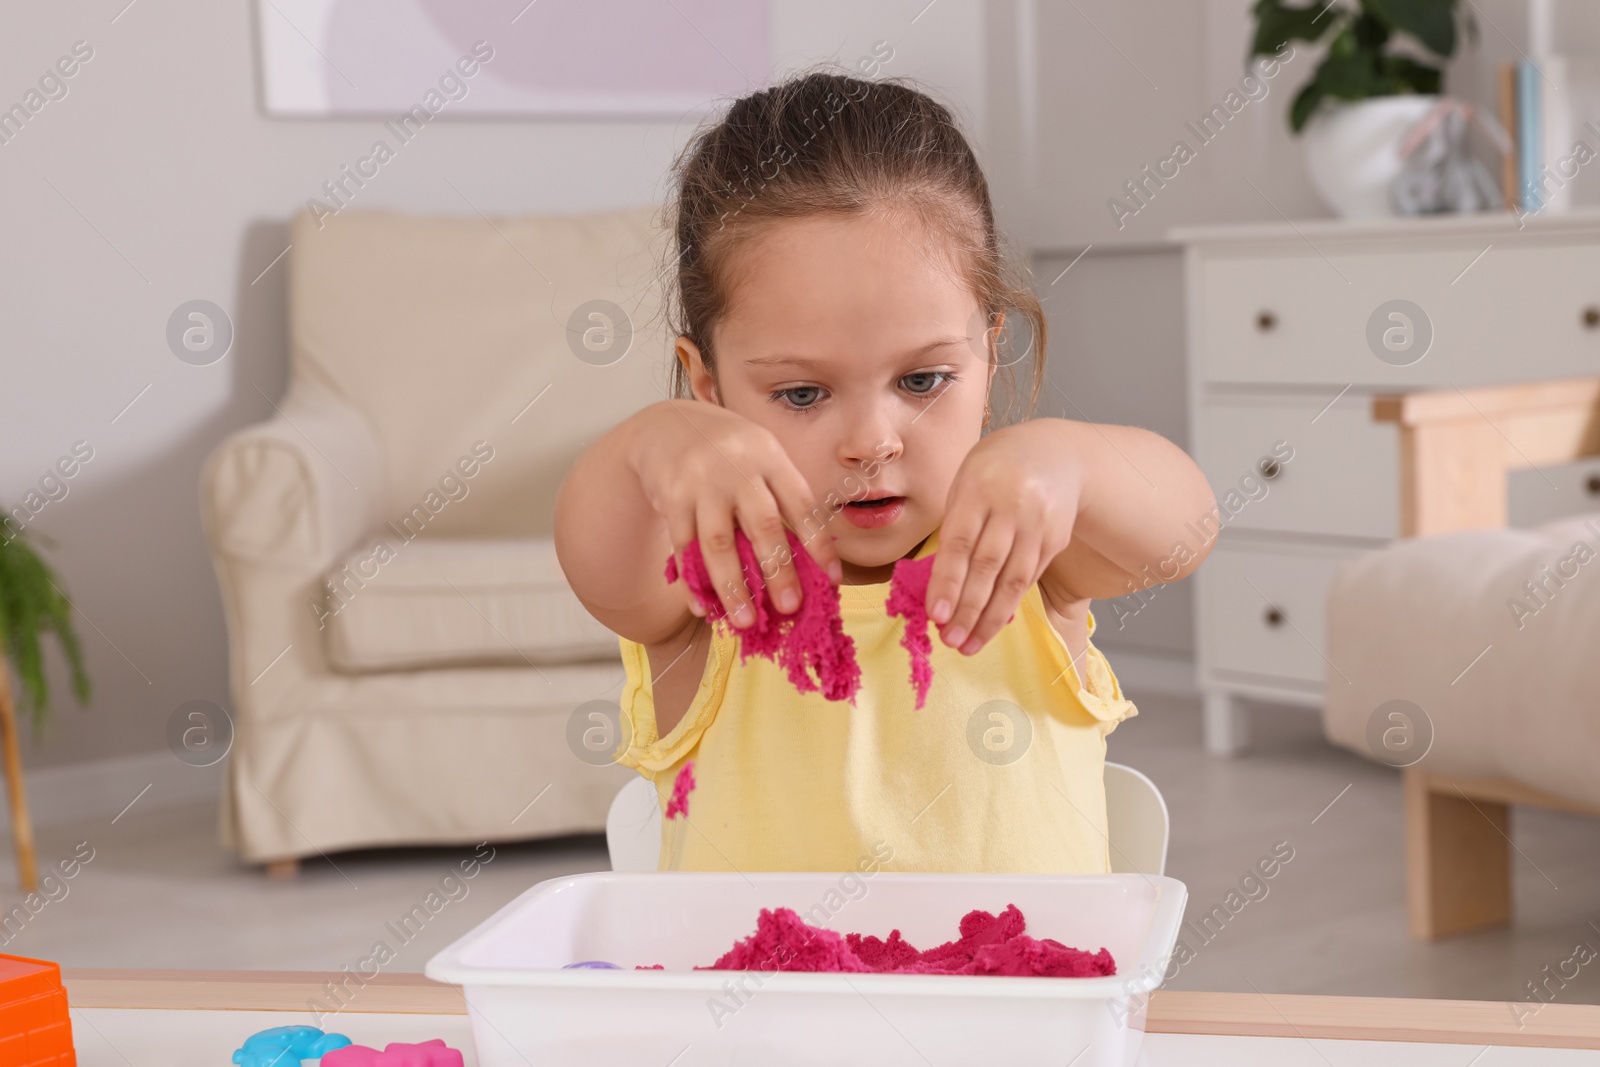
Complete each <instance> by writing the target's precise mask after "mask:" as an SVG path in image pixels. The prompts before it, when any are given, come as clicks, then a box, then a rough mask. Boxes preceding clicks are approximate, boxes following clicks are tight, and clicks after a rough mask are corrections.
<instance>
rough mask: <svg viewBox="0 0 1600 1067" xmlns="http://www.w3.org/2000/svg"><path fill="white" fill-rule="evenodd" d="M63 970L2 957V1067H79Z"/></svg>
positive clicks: (20, 958)
mask: <svg viewBox="0 0 1600 1067" xmlns="http://www.w3.org/2000/svg"><path fill="white" fill-rule="evenodd" d="M77 1064H78V1054H77V1053H76V1052H74V1051H73V1050H72V1019H71V1017H70V1016H68V1014H67V991H66V989H65V988H64V987H63V986H62V985H61V968H60V966H58V965H57V964H54V963H51V962H50V961H49V960H31V959H28V958H27V957H26V956H7V955H5V954H3V953H0V1067H77Z"/></svg>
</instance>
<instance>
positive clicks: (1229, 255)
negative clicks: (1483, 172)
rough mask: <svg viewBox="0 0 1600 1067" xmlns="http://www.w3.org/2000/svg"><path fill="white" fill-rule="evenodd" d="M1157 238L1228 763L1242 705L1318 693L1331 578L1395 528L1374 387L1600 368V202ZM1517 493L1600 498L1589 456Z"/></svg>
mask: <svg viewBox="0 0 1600 1067" xmlns="http://www.w3.org/2000/svg"><path fill="white" fill-rule="evenodd" d="M1169 236H1170V238H1171V239H1172V240H1173V241H1175V242H1177V243H1178V244H1180V245H1181V246H1182V247H1183V249H1184V281H1185V305H1186V309H1187V344H1188V411H1189V429H1190V446H1191V451H1192V452H1193V454H1194V456H1195V458H1196V460H1197V461H1198V462H1199V464H1200V465H1201V467H1202V468H1203V469H1204V470H1205V472H1206V475H1207V476H1208V477H1209V478H1210V480H1211V484H1212V487H1213V488H1214V489H1215V490H1216V493H1217V497H1218V501H1219V505H1220V506H1221V508H1222V509H1223V514H1224V517H1225V521H1224V522H1223V524H1222V528H1221V529H1220V530H1219V531H1218V532H1217V534H1216V536H1215V538H1214V540H1215V547H1214V550H1213V552H1212V554H1211V556H1210V558H1209V559H1208V560H1207V561H1206V563H1205V564H1204V565H1202V566H1201V568H1200V569H1199V571H1198V572H1196V575H1195V613H1196V616H1195V647H1196V668H1197V671H1198V684H1199V688H1200V691H1201V693H1202V694H1203V696H1204V701H1205V732H1206V745H1207V747H1208V748H1209V749H1210V750H1211V751H1214V752H1219V753H1227V752H1233V751H1236V750H1238V749H1239V748H1240V747H1242V746H1243V745H1244V744H1245V743H1246V740H1247V738H1246V735H1245V730H1244V719H1243V716H1242V715H1241V712H1240V707H1239V700H1240V699H1241V698H1256V699H1261V700H1266V701H1270V702H1274V703H1288V704H1301V705H1311V706H1316V705H1318V704H1320V703H1321V699H1322V692H1323V687H1324V685H1325V684H1326V683H1327V680H1328V676H1329V675H1330V673H1332V672H1337V671H1339V670H1340V668H1339V667H1338V666H1337V665H1334V664H1331V663H1329V662H1328V660H1327V657H1326V655H1325V654H1324V651H1323V649H1324V648H1325V642H1324V640H1323V634H1324V631H1325V608H1326V590H1327V589H1328V586H1329V584H1330V582H1331V579H1332V577H1333V573H1334V571H1335V569H1336V568H1337V567H1338V565H1339V564H1340V563H1341V562H1342V561H1343V560H1345V559H1347V558H1350V557H1351V556H1353V555H1356V554H1358V553H1360V552H1363V551H1366V550H1368V549H1371V548H1373V547H1376V546H1378V545H1381V544H1383V543H1384V542H1386V541H1389V540H1391V539H1393V538H1395V537H1397V536H1399V532H1400V521H1399V494H1400V488H1399V475H1398V463H1397V460H1398V456H1399V443H1398V435H1397V432H1396V430H1395V428H1394V427H1393V426H1392V425H1386V424H1381V423H1377V422H1375V421H1373V419H1372V416H1371V409H1372V404H1371V399H1372V397H1373V396H1374V395H1376V394H1379V393H1394V392H1403V391H1406V390H1412V389H1448V388H1451V387H1456V386H1459V387H1463V388H1464V387H1467V386H1472V385H1489V384H1498V383H1505V382H1521V381H1535V380H1541V379H1558V378H1571V377H1578V376H1587V375H1595V374H1600V212H1596V211H1585V212H1583V213H1574V214H1571V215H1566V216H1560V217H1550V218H1530V219H1527V220H1526V222H1525V224H1524V226H1523V227H1522V228H1520V229H1519V227H1518V224H1517V220H1516V218H1515V217H1514V216H1511V215H1509V214H1498V213H1497V214H1492V215H1475V216H1449V217H1435V218H1424V219H1395V220H1382V221H1374V222H1347V221H1340V220H1316V221H1305V222H1298V223H1283V224H1254V225H1241V226H1208V227H1192V228H1182V229H1177V230H1174V231H1173V232H1172V233H1171V234H1170V235H1169ZM1396 301H1404V302H1407V304H1406V305H1396V304H1395V302H1396ZM1407 305H1409V306H1407ZM1397 316H1398V317H1397ZM1285 457H1286V458H1285ZM1511 501H1512V521H1513V523H1514V524H1515V523H1518V522H1519V521H1520V522H1522V523H1527V522H1533V521H1538V520H1540V519H1543V518H1546V517H1554V516H1556V515H1560V514H1568V513H1573V512H1578V511H1584V510H1600V464H1589V465H1588V466H1587V468H1574V469H1567V470H1561V471H1545V472H1540V477H1539V480H1538V481H1537V483H1529V484H1525V485H1523V486H1520V487H1519V486H1517V485H1515V484H1513V486H1512V487H1511ZM1195 525H1196V528H1199V527H1200V524H1199V523H1198V522H1197V523H1196V524H1195ZM1209 536H1210V533H1209V529H1201V530H1200V532H1199V533H1197V534H1196V535H1195V537H1196V540H1203V539H1207V538H1209Z"/></svg>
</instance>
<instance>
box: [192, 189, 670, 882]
mask: <svg viewBox="0 0 1600 1067" xmlns="http://www.w3.org/2000/svg"><path fill="white" fill-rule="evenodd" d="M659 248H660V245H659V244H658V239H657V229H656V225H655V222H654V219H653V213H652V212H651V211H650V210H648V209H637V210H631V211H624V212H617V213H610V214H600V215H590V216H578V217H542V218H538V217H526V218H497V219H487V218H483V217H480V216H467V217H452V218H418V217H406V216H401V215H396V214H388V213H374V212H356V211H345V212H341V213H340V214H338V215H336V216H333V217H326V218H324V219H323V220H322V223H321V225H320V226H319V224H318V223H317V222H316V221H314V220H313V219H312V218H311V217H310V216H309V215H308V214H306V213H302V214H300V215H299V216H298V217H297V218H296V219H295V221H294V225H293V230H292V251H291V253H290V258H289V260H288V264H289V271H290V282H289V318H290V330H289V335H290V353H289V360H290V369H289V385H288V389H287V392H286V394H285V395H284V396H283V397H282V398H278V397H274V396H268V395H266V394H263V395H262V402H263V407H264V408H265V407H267V406H268V405H270V411H271V417H270V418H268V419H267V421H265V422H263V423H261V424H259V425H255V426H251V427H248V428H246V429H244V430H241V431H240V432H238V433H235V434H234V435H232V436H231V437H229V438H228V439H227V440H225V441H224V442H223V443H222V444H221V445H219V446H218V447H217V449H216V450H215V451H214V452H213V453H212V455H211V456H210V458H209V459H208V460H207V462H206V465H205V469H204V472H203V475H202V487H201V490H202V491H201V508H202V512H203V518H204V523H205V528H206V532H207V536H208V538H209V540H210V543H211V551H212V556H213V559H214V562H215V565H216V570H217V578H218V582H219V584H220V586H221V590H222V599H223V606H224V610H225V615H226V619H227V626H228V647H229V660H230V663H229V670H230V678H231V691H232V700H233V706H232V708H231V709H230V711H231V715H232V718H233V722H234V731H235V736H234V742H233V747H232V750H231V753H230V757H229V767H228V774H227V776H226V785H225V787H224V795H223V807H222V826H221V835H222V840H223V843H224V844H225V845H227V846H229V847H231V848H234V849H236V850H237V851H238V852H239V854H240V855H241V857H242V858H243V859H244V860H246V861H249V862H266V863H268V864H269V867H270V868H272V869H273V870H274V871H275V873H289V872H292V871H293V870H294V867H295V861H296V859H297V858H300V857H305V856H312V855H318V854H324V853H329V852H333V851H335V850H339V849H349V848H356V847H361V846H374V845H397V844H450V843H460V844H467V843H476V842H479V841H484V840H506V839H522V838H534V837H544V836H551V835H557V834H564V833H574V832H588V831H595V832H598V831H602V830H603V829H604V827H605V818H606V810H607V806H608V805H609V803H610V801H611V798H612V797H613V796H614V795H615V794H616V792H617V790H618V788H619V787H620V786H621V784H622V783H624V782H626V781H627V779H628V776H629V772H627V771H625V770H623V769H621V768H618V767H614V766H609V765H604V764H603V763H602V764H601V765H600V766H595V765H594V762H593V760H592V759H591V760H590V761H587V762H586V761H585V759H582V758H580V757H579V755H578V749H576V748H574V747H572V746H571V745H569V740H568V739H569V737H571V736H573V733H572V730H571V728H572V727H574V726H575V713H576V712H577V709H578V708H579V707H580V705H583V704H585V703H586V702H588V701H591V700H613V701H614V700H615V699H616V697H617V696H618V694H619V693H620V690H621V684H622V667H621V660H620V657H619V654H618V646H617V640H616V638H615V637H614V636H613V635H612V634H611V633H610V632H609V631H607V630H605V629H604V628H603V627H601V626H600V625H599V624H598V623H596V622H595V621H594V620H593V619H592V618H591V617H590V616H589V614H588V612H587V611H585V610H584V609H583V607H582V605H581V604H580V603H579V602H578V600H577V598H576V596H575V595H574V594H573V593H572V591H571V590H570V588H568V586H567V584H566V582H565V579H564V578H563V577H562V574H561V569H560V567H559V565H558V564H557V562H556V558H555V552H554V546H553V543H552V541H551V539H550V538H551V530H552V514H553V510H554V503H555V497H556V491H557V488H558V487H559V485H560V482H561V479H562V477H563V476H564V475H565V473H566V472H567V470H568V469H569V468H570V467H571V465H572V463H573V461H574V460H575V459H576V457H577V455H578V453H579V452H580V451H581V449H582V448H583V447H584V445H585V444H586V443H587V442H589V441H593V440H594V439H595V437H596V436H598V435H599V434H601V433H603V432H604V431H605V430H607V429H609V428H610V427H611V426H613V425H615V424H616V423H617V422H619V421H621V420H622V419H624V418H626V417H627V416H628V415H629V414H631V413H632V412H634V411H636V410H638V409H639V408H640V407H642V406H644V405H646V404H648V403H651V402H654V401H656V400H659V399H661V397H662V396H663V395H664V392H663V391H664V390H665V388H666V382H667V374H666V370H667V368H666V365H665V361H666V360H667V358H668V355H667V351H668V350H667V348H666V345H665V339H664V334H663V332H662V329H661V326H660V315H659V307H658V304H657V296H656V292H657V286H656V284H655V283H656V280H657V277H658V272H659V270H660V267H661V263H662V260H661V257H660V255H659ZM591 302H609V304H606V303H591ZM585 305H587V306H585ZM612 305H614V306H617V307H620V308H621V309H622V310H623V312H624V315H625V319H621V318H618V317H617V316H616V315H615V313H614V309H613V308H612ZM596 309H598V310H596ZM590 312H595V313H596V314H599V315H600V317H599V318H594V317H591V315H590ZM569 320H570V322H571V324H572V325H571V327H570V328H569ZM629 323H631V324H632V329H633V331H634V332H633V334H632V336H631V339H630V336H629V332H628V324H629ZM597 331H598V332H597ZM619 356H620V358H618V357H619ZM589 725H590V724H589V722H588V721H585V722H584V723H583V726H589ZM577 732H578V734H579V736H581V733H582V730H581V728H580V729H578V731H577Z"/></svg>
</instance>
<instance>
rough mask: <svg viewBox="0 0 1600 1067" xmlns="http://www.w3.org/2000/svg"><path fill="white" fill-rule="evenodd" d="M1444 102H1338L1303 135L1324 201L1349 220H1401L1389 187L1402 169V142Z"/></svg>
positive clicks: (1414, 98)
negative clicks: (1398, 218)
mask: <svg viewBox="0 0 1600 1067" xmlns="http://www.w3.org/2000/svg"><path fill="white" fill-rule="evenodd" d="M1438 102H1439V97H1438V96H1436V95H1431V94H1430V95H1420V94H1415V93H1412V94H1406V95H1403V96H1378V97H1373V98H1372V99H1370V100H1358V101H1356V102H1355V103H1343V102H1334V103H1333V104H1331V105H1329V106H1325V107H1324V109H1323V110H1321V111H1319V112H1318V113H1317V114H1316V115H1315V116H1313V117H1312V119H1311V121H1309V122H1307V123H1306V125H1305V129H1304V130H1302V131H1301V135H1302V136H1303V137H1304V138H1305V150H1306V166H1307V167H1308V168H1309V169H1310V171H1311V184H1312V185H1313V186H1315V187H1316V190H1317V192H1318V193H1319V194H1320V195H1321V196H1322V199H1323V201H1324V202H1325V203H1326V204H1327V205H1328V206H1329V207H1330V208H1332V209H1333V210H1334V211H1335V212H1337V213H1338V214H1340V215H1342V216H1344V217H1345V218H1352V219H1372V218H1385V217H1388V216H1392V215H1395V214H1396V211H1395V209H1394V201H1393V200H1392V199H1391V197H1390V195H1389V187H1390V185H1391V184H1393V182H1394V180H1395V178H1396V176H1398V175H1399V173H1400V169H1401V159H1400V142H1401V140H1402V139H1404V137H1405V135H1406V133H1407V132H1408V131H1409V130H1410V129H1411V127H1412V126H1414V125H1416V124H1417V122H1418V121H1420V120H1421V119H1422V117H1423V116H1424V115H1426V114H1427V113H1428V112H1429V111H1431V110H1433V108H1434V105H1436V104H1438Z"/></svg>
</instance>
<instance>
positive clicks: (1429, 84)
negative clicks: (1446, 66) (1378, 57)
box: [1383, 56, 1444, 94]
mask: <svg viewBox="0 0 1600 1067" xmlns="http://www.w3.org/2000/svg"><path fill="white" fill-rule="evenodd" d="M1383 66H1384V74H1385V76H1386V77H1388V78H1389V79H1390V81H1391V83H1392V84H1393V85H1394V86H1395V89H1394V92H1395V93H1406V92H1411V93H1429V94H1431V93H1437V92H1439V90H1440V87H1441V86H1442V85H1443V84H1444V73H1443V72H1442V71H1440V70H1439V69H1438V68H1437V67H1430V66H1428V65H1427V64H1425V63H1418V62H1417V61H1416V60H1414V59H1412V58H1411V57H1410V56H1384V57H1383Z"/></svg>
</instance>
